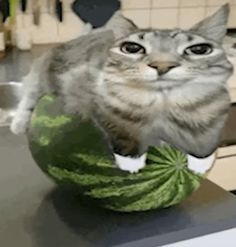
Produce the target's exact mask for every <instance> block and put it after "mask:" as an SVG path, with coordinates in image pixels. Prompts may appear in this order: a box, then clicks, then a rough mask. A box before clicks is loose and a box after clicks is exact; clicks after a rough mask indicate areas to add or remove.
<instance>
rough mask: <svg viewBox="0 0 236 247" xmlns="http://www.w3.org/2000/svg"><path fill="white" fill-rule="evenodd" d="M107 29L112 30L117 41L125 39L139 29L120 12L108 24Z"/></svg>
mask: <svg viewBox="0 0 236 247" xmlns="http://www.w3.org/2000/svg"><path fill="white" fill-rule="evenodd" d="M105 28H106V29H109V30H112V31H113V32H114V35H115V38H116V39H119V38H122V37H125V36H127V35H128V34H130V33H132V32H135V31H136V30H137V29H138V27H137V26H136V25H135V24H134V23H133V22H132V21H131V20H129V19H128V18H126V17H124V16H123V15H122V13H121V11H120V10H119V11H116V12H115V14H114V15H113V16H112V17H111V19H110V20H109V21H108V22H107V24H106V26H105Z"/></svg>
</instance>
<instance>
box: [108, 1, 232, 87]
mask: <svg viewBox="0 0 236 247" xmlns="http://www.w3.org/2000/svg"><path fill="white" fill-rule="evenodd" d="M228 15H229V6H228V5H224V6H223V7H221V8H220V9H219V10H218V11H217V12H216V13H215V14H213V15H212V16H210V17H208V18H206V19H205V20H203V21H201V22H200V23H198V24H196V25H195V26H194V27H192V28H191V29H189V30H181V29H172V30H159V29H156V30H152V29H150V30H140V29H138V28H137V27H136V26H135V25H134V24H133V23H132V22H130V21H128V20H127V19H125V18H124V17H123V18H122V16H121V15H120V13H119V14H118V15H117V16H116V17H115V18H114V19H113V20H112V21H111V22H110V23H108V24H107V25H108V27H109V25H111V27H112V28H111V29H113V30H114V33H115V35H116V36H117V37H116V38H117V41H116V42H115V44H114V45H113V47H112V48H111V49H110V53H109V58H108V62H107V65H106V69H105V71H107V73H108V74H109V73H110V75H111V77H112V81H113V82H114V83H140V84H143V85H150V86H152V87H153V86H154V87H158V88H160V89H165V88H168V87H172V86H175V85H180V84H183V83H186V82H190V81H191V82H192V81H196V82H198V81H204V80H206V81H207V82H209V83H210V82H211V81H212V82H217V81H220V82H223V81H225V80H227V79H228V77H229V76H230V75H231V73H232V65H231V64H230V63H229V61H228V60H227V57H226V54H225V52H224V50H223V48H222V41H223V38H224V36H225V33H226V29H227V20H228ZM114 20H115V21H114ZM112 25H113V26H112Z"/></svg>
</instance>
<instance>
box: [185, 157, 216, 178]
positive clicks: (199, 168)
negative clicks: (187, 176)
mask: <svg viewBox="0 0 236 247" xmlns="http://www.w3.org/2000/svg"><path fill="white" fill-rule="evenodd" d="M215 158H216V153H213V154H211V155H210V156H208V157H206V158H203V159H200V158H196V157H194V156H191V155H188V168H189V169H190V170H192V171H194V172H197V173H201V174H204V173H206V172H207V171H208V170H210V169H211V167H212V166H213V164H214V161H215Z"/></svg>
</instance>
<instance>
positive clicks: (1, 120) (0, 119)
mask: <svg viewBox="0 0 236 247" xmlns="http://www.w3.org/2000/svg"><path fill="white" fill-rule="evenodd" d="M21 89H22V83H19V82H6V83H0V126H7V125H9V124H10V122H11V120H12V117H13V116H14V113H15V111H16V108H17V105H18V103H19V101H20V98H21Z"/></svg>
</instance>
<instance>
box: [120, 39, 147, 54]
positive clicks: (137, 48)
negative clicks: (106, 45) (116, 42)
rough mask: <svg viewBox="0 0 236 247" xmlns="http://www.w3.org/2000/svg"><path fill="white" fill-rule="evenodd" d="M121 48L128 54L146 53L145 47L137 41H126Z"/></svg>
mask: <svg viewBox="0 0 236 247" xmlns="http://www.w3.org/2000/svg"><path fill="white" fill-rule="evenodd" d="M120 50H121V51H122V52H124V53H127V54H137V53H138V54H144V53H145V48H144V47H143V46H141V45H139V44H137V43H135V42H124V43H122V44H121V46H120Z"/></svg>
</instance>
